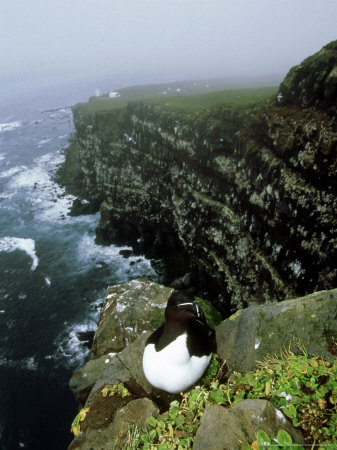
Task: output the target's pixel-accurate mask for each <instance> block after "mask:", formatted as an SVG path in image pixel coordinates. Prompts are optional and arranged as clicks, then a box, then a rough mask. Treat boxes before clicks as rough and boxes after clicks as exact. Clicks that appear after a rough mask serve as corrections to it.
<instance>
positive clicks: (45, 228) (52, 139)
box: [0, 88, 156, 450]
mask: <svg viewBox="0 0 337 450" xmlns="http://www.w3.org/2000/svg"><path fill="white" fill-rule="evenodd" d="M57 92H60V91H59V90H58V91H57ZM57 92H55V93H50V92H49V93H48V94H47V95H46V91H44V93H43V94H40V95H39V92H38V88H36V89H35V94H34V96H33V95H31V96H29V95H27V96H26V97H24V96H23V97H21V98H18V94H17V96H15V93H13V94H12V100H13V101H10V100H11V99H10V96H8V95H7V97H6V100H5V101H3V102H2V103H1V104H0V448H1V449H4V450H7V449H19V448H26V449H32V450H39V449H41V450H46V449H48V450H51V449H65V448H67V445H68V444H69V442H70V440H71V435H70V432H69V430H70V425H71V422H72V420H73V418H74V416H75V415H76V413H77V405H76V404H75V401H74V398H73V395H72V393H71V392H70V391H69V388H68V381H69V378H70V377H71V374H72V373H73V371H74V370H76V368H78V367H80V366H81V365H82V364H83V363H84V362H85V360H86V358H87V357H88V354H89V349H88V347H86V346H85V345H83V343H81V341H80V339H79V333H81V332H85V331H94V330H95V328H96V324H97V321H98V318H99V314H100V306H101V304H102V301H103V299H104V295H105V291H106V288H107V286H108V285H114V284H118V283H124V282H127V281H129V280H130V279H132V278H136V277H143V278H144V277H148V278H152V279H156V274H155V272H154V270H153V269H152V267H151V263H150V262H149V261H148V260H146V259H145V258H143V257H133V256H131V257H129V258H124V257H123V256H121V255H120V251H121V250H122V249H125V248H126V247H116V246H114V245H111V246H109V247H102V246H98V245H96V244H95V228H96V226H97V225H98V222H99V214H98V213H97V214H93V215H85V216H78V217H70V216H68V212H69V208H70V206H71V204H72V201H73V199H74V197H72V196H71V195H66V193H65V191H64V189H63V188H62V187H60V186H59V185H57V184H56V183H55V181H54V174H55V171H56V170H57V168H58V166H59V165H60V164H61V163H62V161H63V158H64V156H63V150H64V148H65V147H66V146H67V143H68V139H69V137H70V135H71V134H72V133H73V132H74V128H73V121H72V113H71V109H70V107H69V106H68V105H69V104H72V102H75V100H77V101H78V100H82V101H86V100H87V99H88V97H89V96H90V95H91V92H88V91H86V90H85V89H83V92H81V93H79V92H77V97H76V96H75V95H74V92H72V94H73V96H71V95H69V99H68V103H66V102H65V100H61V99H60V95H58V94H57ZM61 94H62V96H61V97H62V99H63V98H66V94H65V92H63V91H62V92H61ZM41 95H44V97H43V101H41ZM75 97H76V99H75ZM61 101H63V102H64V104H63V105H62V104H61V105H60V103H61Z"/></svg>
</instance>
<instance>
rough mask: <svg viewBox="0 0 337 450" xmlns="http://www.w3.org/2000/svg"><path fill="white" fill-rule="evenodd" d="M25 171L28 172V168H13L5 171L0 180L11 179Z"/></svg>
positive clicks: (0, 173)
mask: <svg viewBox="0 0 337 450" xmlns="http://www.w3.org/2000/svg"><path fill="white" fill-rule="evenodd" d="M23 170H27V167H26V166H15V167H11V168H10V169H7V170H4V171H2V172H0V178H9V177H12V176H13V175H15V174H17V173H18V172H21V171H23Z"/></svg>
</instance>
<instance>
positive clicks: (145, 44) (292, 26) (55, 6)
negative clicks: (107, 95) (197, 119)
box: [0, 0, 337, 81]
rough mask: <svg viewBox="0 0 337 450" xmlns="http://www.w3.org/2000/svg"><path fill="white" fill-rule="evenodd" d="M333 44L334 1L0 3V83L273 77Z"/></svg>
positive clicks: (336, 28)
mask: <svg viewBox="0 0 337 450" xmlns="http://www.w3.org/2000/svg"><path fill="white" fill-rule="evenodd" d="M335 39H337V0H22V1H19V0H0V80H1V79H3V80H8V79H11V80H16V79H18V80H20V79H28V78H35V79H39V78H44V77H49V76H50V77H51V76H52V77H55V76H58V75H59V74H63V75H64V76H68V77H73V78H76V77H78V78H83V77H88V78H94V77H96V76H102V75H108V76H109V75H116V76H118V77H119V78H121V77H123V76H127V75H130V74H137V75H139V79H142V78H143V79H146V78H147V79H149V80H152V81H161V80H172V81H173V80H176V79H193V78H206V77H226V76H240V77H241V76H250V75H254V76H257V75H268V74H281V75H285V74H286V72H287V71H288V70H289V69H290V68H291V67H292V66H293V65H295V64H298V63H299V62H301V61H302V60H303V59H304V58H305V57H307V56H309V55H311V54H313V53H315V52H316V51H318V50H320V48H321V47H322V46H323V45H325V44H326V43H328V42H330V41H332V40H335Z"/></svg>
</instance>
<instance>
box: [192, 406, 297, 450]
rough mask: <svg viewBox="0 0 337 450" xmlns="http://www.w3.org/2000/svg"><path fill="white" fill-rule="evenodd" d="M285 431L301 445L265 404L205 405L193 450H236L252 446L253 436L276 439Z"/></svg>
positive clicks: (294, 432) (277, 413) (279, 415)
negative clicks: (281, 431)
mask: <svg viewBox="0 0 337 450" xmlns="http://www.w3.org/2000/svg"><path fill="white" fill-rule="evenodd" d="M280 429H283V430H286V431H287V432H288V433H289V434H290V435H291V436H292V439H293V442H294V443H297V444H302V443H304V440H303V437H302V434H301V433H300V432H299V431H298V430H296V429H295V428H294V427H293V426H292V425H291V424H290V422H289V421H288V420H287V419H286V418H285V417H284V415H283V414H282V413H281V412H280V411H277V410H276V409H275V408H274V406H273V405H272V404H271V403H270V402H268V401H267V400H243V401H242V402H240V403H238V404H237V405H234V406H231V407H230V408H223V407H222V406H212V405H208V406H207V407H206V409H205V412H204V414H203V416H202V418H201V423H200V426H199V428H198V430H197V433H196V437H195V440H194V444H193V449H194V450H223V449H229V450H239V449H241V443H242V442H244V441H248V442H250V443H252V442H253V441H254V440H255V439H256V433H257V432H258V431H260V430H263V431H265V432H266V433H267V434H268V435H269V436H270V437H276V435H277V432H278V430H280Z"/></svg>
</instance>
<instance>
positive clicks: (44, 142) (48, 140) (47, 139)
mask: <svg viewBox="0 0 337 450" xmlns="http://www.w3.org/2000/svg"><path fill="white" fill-rule="evenodd" d="M50 141H51V138H45V139H41V141H39V142H38V147H42V145H44V144H47V143H48V142H50Z"/></svg>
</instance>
